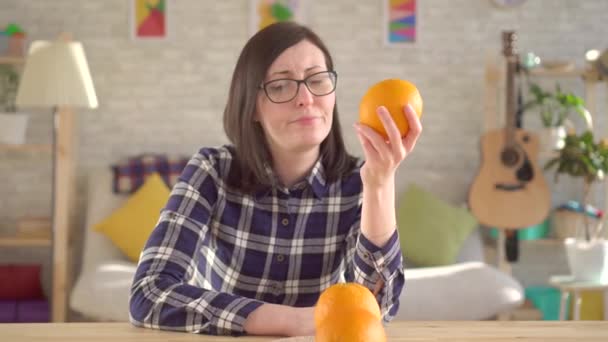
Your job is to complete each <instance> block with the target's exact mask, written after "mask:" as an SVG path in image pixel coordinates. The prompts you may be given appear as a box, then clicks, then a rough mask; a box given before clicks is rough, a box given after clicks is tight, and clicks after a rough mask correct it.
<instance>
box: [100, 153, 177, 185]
mask: <svg viewBox="0 0 608 342" xmlns="http://www.w3.org/2000/svg"><path fill="white" fill-rule="evenodd" d="M188 159H189V158H188V157H184V156H166V155H163V154H142V155H139V156H135V157H129V158H127V159H125V160H122V161H120V162H118V163H116V164H115V165H112V173H113V181H112V190H113V191H114V193H115V194H131V193H133V192H135V191H136V190H137V189H139V187H140V186H142V185H143V184H144V181H145V179H146V177H148V176H149V175H151V174H153V173H158V174H159V175H160V176H161V178H162V179H163V180H164V181H165V184H167V186H168V187H169V188H171V187H173V185H175V183H177V180H178V178H179V175H180V174H181V173H182V170H183V169H184V167H185V166H186V164H187V163H188Z"/></svg>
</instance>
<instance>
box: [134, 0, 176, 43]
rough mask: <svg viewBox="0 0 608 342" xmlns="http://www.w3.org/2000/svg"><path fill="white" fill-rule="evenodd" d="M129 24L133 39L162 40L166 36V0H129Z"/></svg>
mask: <svg viewBox="0 0 608 342" xmlns="http://www.w3.org/2000/svg"><path fill="white" fill-rule="evenodd" d="M130 2H131V10H130V12H129V25H130V26H131V38H132V39H134V40H159V39H160V40H162V39H166V38H167V37H168V34H169V32H168V28H169V27H168V17H169V16H168V15H167V13H168V12H167V5H168V2H169V1H168V0H130Z"/></svg>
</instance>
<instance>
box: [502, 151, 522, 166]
mask: <svg viewBox="0 0 608 342" xmlns="http://www.w3.org/2000/svg"><path fill="white" fill-rule="evenodd" d="M500 159H501V160H502V163H503V164H505V165H506V166H514V165H516V164H517V163H518V162H519V153H517V151H515V149H513V148H510V147H509V148H505V149H504V150H502V153H501V154H500Z"/></svg>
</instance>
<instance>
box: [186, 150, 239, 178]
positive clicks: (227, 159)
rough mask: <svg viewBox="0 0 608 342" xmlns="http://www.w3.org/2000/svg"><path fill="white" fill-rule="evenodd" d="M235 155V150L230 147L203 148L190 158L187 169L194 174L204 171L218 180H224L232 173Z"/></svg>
mask: <svg viewBox="0 0 608 342" xmlns="http://www.w3.org/2000/svg"><path fill="white" fill-rule="evenodd" d="M234 155H235V153H234V148H233V147H232V146H230V145H223V146H218V147H202V148H200V149H199V150H198V151H197V152H196V153H195V154H194V155H193V156H192V157H191V158H190V160H189V161H188V164H187V166H186V168H190V169H191V172H193V173H199V172H201V171H203V172H205V173H207V174H209V175H211V176H212V177H213V178H216V180H220V179H222V180H223V179H225V178H226V177H227V176H228V174H229V173H230V167H231V165H232V162H233V160H234Z"/></svg>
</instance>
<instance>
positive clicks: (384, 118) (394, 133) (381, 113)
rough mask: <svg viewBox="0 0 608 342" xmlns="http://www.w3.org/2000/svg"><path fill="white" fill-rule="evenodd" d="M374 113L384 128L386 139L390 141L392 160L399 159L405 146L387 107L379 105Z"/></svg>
mask: <svg viewBox="0 0 608 342" xmlns="http://www.w3.org/2000/svg"><path fill="white" fill-rule="evenodd" d="M376 113H377V115H378V117H379V118H380V121H381V122H382V125H383V126H384V129H385V130H386V134H387V135H388V140H389V142H390V152H391V154H392V155H393V159H394V160H401V159H403V157H404V155H405V148H404V147H403V143H402V142H401V132H399V128H397V124H396V123H395V120H393V118H392V117H391V113H389V111H388V109H386V107H384V106H380V107H378V108H377V109H376Z"/></svg>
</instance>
